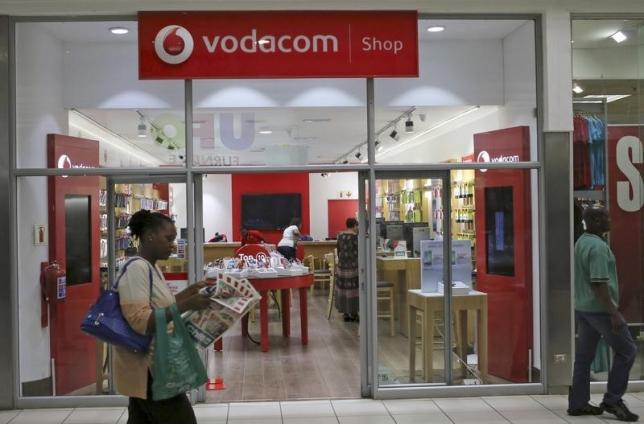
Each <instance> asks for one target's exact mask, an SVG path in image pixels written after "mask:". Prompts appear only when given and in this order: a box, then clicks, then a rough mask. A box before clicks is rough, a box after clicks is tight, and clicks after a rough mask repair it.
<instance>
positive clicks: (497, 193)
mask: <svg viewBox="0 0 644 424" xmlns="http://www.w3.org/2000/svg"><path fill="white" fill-rule="evenodd" d="M443 181H444V180H443V179H442V178H441V177H440V176H435V175H423V174H420V173H419V174H417V175H415V176H413V175H409V174H407V175H403V174H401V175H400V178H395V176H391V175H387V176H384V177H378V180H377V185H376V186H377V190H378V192H377V196H376V199H377V200H376V207H377V210H376V216H377V230H376V231H377V236H378V251H377V253H376V258H375V261H376V268H377V270H378V279H377V283H376V290H377V296H378V306H377V316H378V383H379V385H380V386H388V385H398V384H409V383H425V384H453V385H472V384H511V383H531V382H538V381H540V369H541V365H540V360H539V354H538V352H539V351H540V342H539V340H540V334H541V332H540V330H539V328H540V327H539V319H538V317H539V314H538V309H539V308H538V305H539V295H538V294H539V273H538V264H539V261H538V228H537V216H538V215H537V208H536V195H535V194H534V193H533V191H534V190H533V187H534V186H535V185H536V171H530V170H519V169H517V170H493V169H489V170H485V171H483V170H459V171H452V173H451V175H450V185H451V188H450V193H451V195H450V196H449V197H448V196H447V195H446V188H445V186H444V183H443ZM448 226H449V227H450V229H451V235H450V234H449V233H447V232H446V231H447V227H448ZM448 238H451V251H449V252H448V251H446V250H445V243H446V241H447V240H448ZM446 264H450V265H449V266H451V281H452V296H451V305H452V306H451V307H452V318H451V320H450V321H449V323H450V325H445V320H444V310H445V309H444V308H445V304H446V300H445V296H444V292H445V289H444V284H443V282H444V281H445V275H446V274H445V266H446ZM448 334H449V338H448V336H447V335H448ZM448 340H451V346H449V347H447V348H446V345H445V344H446V343H448ZM446 355H449V356H446ZM450 364H451V370H450V369H448V368H447V366H448V365H450Z"/></svg>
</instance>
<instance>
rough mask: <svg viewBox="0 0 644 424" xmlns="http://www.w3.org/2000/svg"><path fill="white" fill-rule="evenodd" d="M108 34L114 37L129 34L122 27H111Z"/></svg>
mask: <svg viewBox="0 0 644 424" xmlns="http://www.w3.org/2000/svg"><path fill="white" fill-rule="evenodd" d="M110 32H111V33H112V34H114V35H125V34H127V33H128V32H130V30H129V29H127V28H123V27H112V28H110Z"/></svg>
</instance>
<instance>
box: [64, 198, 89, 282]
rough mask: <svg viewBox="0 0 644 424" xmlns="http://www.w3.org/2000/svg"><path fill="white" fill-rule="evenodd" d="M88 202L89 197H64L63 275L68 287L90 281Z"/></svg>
mask: <svg viewBox="0 0 644 424" xmlns="http://www.w3.org/2000/svg"><path fill="white" fill-rule="evenodd" d="M89 201H90V197H89V196H78V195H66V196H65V273H66V274H67V284H68V285H74V284H82V283H89V282H91V280H92V259H91V256H90V255H91V252H92V246H91V239H92V229H91V227H90V203H89Z"/></svg>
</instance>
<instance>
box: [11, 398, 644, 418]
mask: <svg viewBox="0 0 644 424" xmlns="http://www.w3.org/2000/svg"><path fill="white" fill-rule="evenodd" d="M624 399H625V401H626V402H627V404H628V405H629V406H630V407H631V409H632V410H633V411H634V412H635V413H637V414H639V415H640V416H643V415H644V393H632V394H628V395H626V397H625V398H624ZM600 400H601V398H600V397H599V396H593V401H595V402H599V401H600ZM565 410H566V397H565V396H506V397H483V398H458V399H432V400H430V399H415V400H388V401H376V400H337V401H335V400H334V401H328V400H323V401H293V402H255V403H230V404H214V405H197V406H195V412H196V415H197V420H198V421H199V423H200V424H226V423H229V424H450V423H463V424H465V423H476V424H488V423H525V424H556V423H564V424H565V423H578V422H579V423H602V422H608V423H611V422H612V423H615V422H617V421H615V420H614V419H611V417H610V416H608V415H603V416H601V417H599V418H597V417H580V418H575V417H568V416H567V415H566V412H565ZM126 422H127V413H126V411H125V408H87V409H85V408H79V409H40V410H24V411H0V424H7V423H11V424H117V423H118V424H121V423H122V424H125V423H126ZM640 422H644V420H640Z"/></svg>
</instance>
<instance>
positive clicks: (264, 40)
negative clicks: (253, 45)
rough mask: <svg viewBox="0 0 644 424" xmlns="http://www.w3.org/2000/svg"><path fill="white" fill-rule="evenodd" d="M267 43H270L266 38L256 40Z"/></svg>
mask: <svg viewBox="0 0 644 424" xmlns="http://www.w3.org/2000/svg"><path fill="white" fill-rule="evenodd" d="M268 43H270V41H269V40H268V39H266V38H261V39H259V40H258V41H257V44H261V45H264V44H268Z"/></svg>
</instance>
